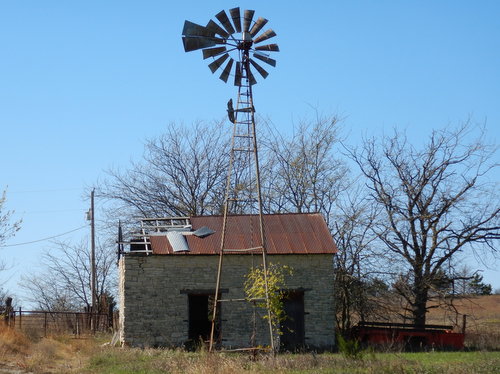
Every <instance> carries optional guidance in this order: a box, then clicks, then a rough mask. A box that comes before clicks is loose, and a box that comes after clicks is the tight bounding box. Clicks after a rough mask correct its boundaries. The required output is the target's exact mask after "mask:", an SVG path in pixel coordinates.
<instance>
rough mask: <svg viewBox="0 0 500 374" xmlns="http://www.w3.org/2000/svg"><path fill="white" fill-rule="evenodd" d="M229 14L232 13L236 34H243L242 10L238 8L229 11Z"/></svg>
mask: <svg viewBox="0 0 500 374" xmlns="http://www.w3.org/2000/svg"><path fill="white" fill-rule="evenodd" d="M229 13H231V18H232V19H233V24H234V27H235V28H236V32H241V18H240V8H239V7H236V8H233V9H229Z"/></svg>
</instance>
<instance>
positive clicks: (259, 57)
mask: <svg viewBox="0 0 500 374" xmlns="http://www.w3.org/2000/svg"><path fill="white" fill-rule="evenodd" d="M253 57H255V58H258V59H259V60H261V61H264V62H265V63H266V64H269V65H271V66H274V67H276V60H273V59H272V58H269V57H266V56H263V55H261V54H259V53H254V54H253Z"/></svg>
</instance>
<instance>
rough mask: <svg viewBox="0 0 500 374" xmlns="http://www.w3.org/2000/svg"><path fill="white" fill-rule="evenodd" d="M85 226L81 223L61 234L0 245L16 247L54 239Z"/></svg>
mask: <svg viewBox="0 0 500 374" xmlns="http://www.w3.org/2000/svg"><path fill="white" fill-rule="evenodd" d="M85 227H87V225H83V226H80V227H78V228H76V229H73V230H70V231H66V232H63V233H62V234H57V235H54V236H49V237H48V238H43V239H38V240H33V241H31V242H24V243H16V244H8V245H0V247H1V248H5V247H17V246H20V245H26V244H33V243H38V242H43V241H45V240H50V239H54V238H58V237H60V236H63V235H66V234H70V233H72V232H75V231H78V230H81V229H83V228H85Z"/></svg>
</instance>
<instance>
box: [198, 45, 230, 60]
mask: <svg viewBox="0 0 500 374" xmlns="http://www.w3.org/2000/svg"><path fill="white" fill-rule="evenodd" d="M225 51H226V47H215V48H208V49H204V50H203V51H202V52H203V59H204V60H206V59H207V58H209V57H215V56H218V55H220V54H221V53H222V52H225Z"/></svg>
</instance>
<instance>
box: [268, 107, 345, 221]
mask: <svg viewBox="0 0 500 374" xmlns="http://www.w3.org/2000/svg"><path fill="white" fill-rule="evenodd" d="M339 140H340V137H339V119H338V118H337V117H321V116H317V117H316V119H315V120H314V121H302V122H300V123H299V126H298V128H297V129H296V131H295V133H294V134H293V135H292V137H290V138H287V137H285V136H283V135H281V134H279V133H278V132H277V131H272V130H271V131H270V140H268V141H265V142H263V144H264V151H265V159H266V160H265V162H264V163H263V165H264V167H267V169H268V170H267V172H265V174H264V175H267V177H268V178H267V180H264V182H263V185H264V192H265V196H264V200H265V207H266V209H267V210H268V211H269V212H275V213H276V212H278V213H279V212H297V213H305V212H320V213H322V214H323V215H324V217H325V219H326V220H327V223H328V224H329V223H330V222H329V221H330V218H331V216H332V213H333V208H334V206H335V203H336V201H337V198H338V196H339V194H340V193H341V192H342V191H343V190H344V189H345V188H346V184H347V183H346V182H347V180H348V179H347V176H348V168H347V167H346V165H345V163H344V162H343V161H342V160H340V159H339V158H337V157H336V155H337V153H336V149H335V147H336V146H337V145H338V144H339Z"/></svg>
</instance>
